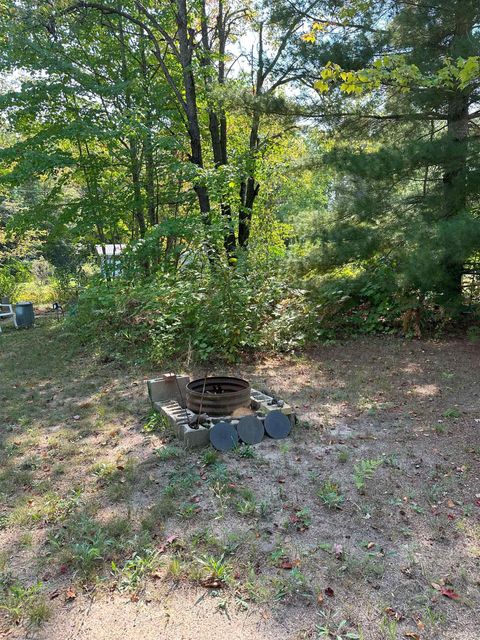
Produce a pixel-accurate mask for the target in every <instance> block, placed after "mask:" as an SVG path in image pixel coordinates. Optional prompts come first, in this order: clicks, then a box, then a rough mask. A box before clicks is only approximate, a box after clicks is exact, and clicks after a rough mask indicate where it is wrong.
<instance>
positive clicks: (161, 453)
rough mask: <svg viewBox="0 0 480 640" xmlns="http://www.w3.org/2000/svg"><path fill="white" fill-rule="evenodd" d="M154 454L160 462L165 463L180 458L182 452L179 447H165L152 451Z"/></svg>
mask: <svg viewBox="0 0 480 640" xmlns="http://www.w3.org/2000/svg"><path fill="white" fill-rule="evenodd" d="M154 453H155V455H156V456H157V458H159V459H160V460H162V461H167V460H172V459H174V458H180V457H181V455H182V453H183V451H182V449H180V447H176V446H175V445H166V446H164V447H159V448H157V449H154Z"/></svg>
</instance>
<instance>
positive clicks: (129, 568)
mask: <svg viewBox="0 0 480 640" xmlns="http://www.w3.org/2000/svg"><path fill="white" fill-rule="evenodd" d="M157 564H158V554H157V552H155V551H153V550H151V549H147V550H145V552H144V553H143V554H138V553H134V554H133V556H132V557H131V558H130V559H129V560H127V561H126V562H125V564H124V565H123V566H122V567H118V566H117V565H116V564H115V562H114V561H113V560H112V563H111V568H112V573H113V575H114V576H115V578H116V580H117V587H118V589H119V590H120V591H132V590H136V589H138V587H139V586H140V584H141V582H142V581H143V579H144V578H145V577H146V576H147V575H148V574H149V573H151V572H152V571H153V570H154V569H155V567H156V566H157Z"/></svg>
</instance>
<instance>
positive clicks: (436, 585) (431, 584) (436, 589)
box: [430, 582, 442, 591]
mask: <svg viewBox="0 0 480 640" xmlns="http://www.w3.org/2000/svg"><path fill="white" fill-rule="evenodd" d="M430 586H431V587H432V588H433V589H435V591H441V590H442V587H441V586H440V585H439V584H437V583H436V582H431V583H430Z"/></svg>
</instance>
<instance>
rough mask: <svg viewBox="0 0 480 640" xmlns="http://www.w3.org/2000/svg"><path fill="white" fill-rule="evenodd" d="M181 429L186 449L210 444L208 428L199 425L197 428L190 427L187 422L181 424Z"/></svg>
mask: <svg viewBox="0 0 480 640" xmlns="http://www.w3.org/2000/svg"><path fill="white" fill-rule="evenodd" d="M181 429H182V431H183V437H182V440H183V444H184V445H185V447H186V448H187V449H196V448H197V447H206V446H207V445H208V444H210V429H208V428H206V427H202V426H201V425H200V426H199V427H198V429H192V428H191V427H190V426H189V425H188V424H183V425H182V426H181Z"/></svg>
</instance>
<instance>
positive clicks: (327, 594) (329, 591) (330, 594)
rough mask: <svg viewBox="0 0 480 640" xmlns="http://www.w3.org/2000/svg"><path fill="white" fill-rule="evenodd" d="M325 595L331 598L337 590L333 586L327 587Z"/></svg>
mask: <svg viewBox="0 0 480 640" xmlns="http://www.w3.org/2000/svg"><path fill="white" fill-rule="evenodd" d="M325 595H326V596H328V597H329V598H333V596H334V595H335V591H334V590H333V589H332V587H327V588H326V589H325Z"/></svg>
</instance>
